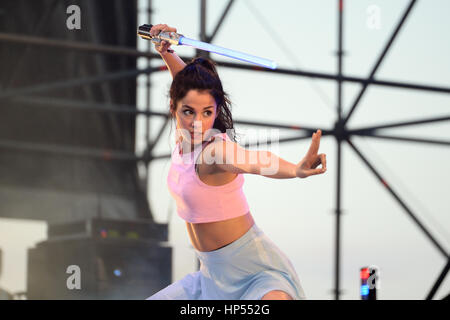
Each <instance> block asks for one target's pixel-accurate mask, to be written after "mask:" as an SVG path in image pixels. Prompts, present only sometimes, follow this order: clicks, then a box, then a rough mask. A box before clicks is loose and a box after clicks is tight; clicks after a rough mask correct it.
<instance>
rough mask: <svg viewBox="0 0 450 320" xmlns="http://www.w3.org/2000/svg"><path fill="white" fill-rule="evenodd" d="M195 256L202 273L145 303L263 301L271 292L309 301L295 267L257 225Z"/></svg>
mask: <svg viewBox="0 0 450 320" xmlns="http://www.w3.org/2000/svg"><path fill="white" fill-rule="evenodd" d="M194 250H195V249H194ZM195 253H196V255H197V257H198V258H199V260H200V270H199V271H197V272H193V273H190V274H188V275H186V276H185V277H184V278H182V279H181V280H179V281H177V282H174V283H172V284H171V285H169V286H167V287H166V288H164V289H162V290H160V291H158V292H157V293H155V294H154V295H152V296H150V297H148V298H147V299H146V300H166V299H169V300H260V299H261V298H262V297H263V296H264V295H265V294H266V293H268V292H269V291H272V290H281V291H284V292H286V293H288V294H289V295H290V296H291V297H292V298H293V299H295V300H300V299H306V296H305V293H304V291H303V288H302V286H301V284H300V280H299V279H298V276H297V273H296V271H295V269H294V266H293V265H292V263H291V262H290V261H289V259H288V258H287V257H286V255H285V254H284V253H283V252H282V251H281V250H280V249H279V248H278V247H277V246H276V245H275V244H274V243H273V242H272V241H271V240H270V239H269V238H268V237H267V236H266V235H265V234H264V232H263V231H262V230H261V229H260V228H259V227H258V226H257V225H256V224H254V225H253V226H252V227H251V228H250V229H249V230H248V231H247V232H246V233H245V234H244V235H243V236H242V237H240V238H239V239H237V240H235V241H233V242H232V243H230V244H228V245H226V246H225V247H222V248H219V249H217V250H214V251H207V252H202V251H198V250H195Z"/></svg>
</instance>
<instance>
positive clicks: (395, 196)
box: [346, 138, 448, 257]
mask: <svg viewBox="0 0 450 320" xmlns="http://www.w3.org/2000/svg"><path fill="white" fill-rule="evenodd" d="M346 141H347V142H348V144H349V145H350V147H352V149H353V150H354V151H355V153H356V154H357V155H358V156H359V157H360V158H361V160H362V161H363V162H364V163H365V164H366V165H367V167H368V168H369V169H370V171H372V173H373V174H374V175H375V176H376V177H377V178H378V180H379V181H380V182H381V183H382V184H383V185H384V186H385V187H386V190H388V191H389V192H390V193H391V195H392V196H393V197H394V198H395V199H396V200H397V202H398V203H399V204H400V206H401V207H402V208H403V209H405V211H406V213H407V214H408V215H409V216H410V218H411V219H412V220H413V221H414V223H415V224H416V225H417V226H418V227H419V228H420V230H422V231H423V233H424V234H425V235H426V236H427V238H428V239H429V240H430V241H431V242H432V243H433V244H434V246H435V247H436V248H437V249H438V251H439V252H440V253H441V254H442V255H444V256H445V257H447V255H448V254H447V251H446V250H445V249H444V247H443V246H442V245H441V244H440V243H439V242H438V241H437V240H436V239H435V238H434V237H433V235H432V234H431V232H430V231H428V229H427V228H426V227H425V226H424V225H423V224H422V222H421V221H420V220H419V219H418V218H417V217H416V215H415V214H414V213H413V212H412V210H411V209H410V208H409V207H408V206H407V205H406V203H405V202H404V201H403V200H402V199H400V197H399V196H398V195H397V193H396V192H395V191H394V190H392V188H391V187H390V186H389V184H388V183H387V182H386V180H385V179H384V178H383V177H382V176H381V175H380V174H379V173H378V171H377V170H376V169H375V168H374V166H372V164H371V163H370V162H369V161H368V160H367V159H366V157H364V156H363V155H362V153H361V152H360V151H359V150H358V148H356V147H355V146H354V144H353V143H352V141H351V140H350V139H349V138H347V139H346Z"/></svg>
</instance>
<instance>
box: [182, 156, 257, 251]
mask: <svg viewBox="0 0 450 320" xmlns="http://www.w3.org/2000/svg"><path fill="white" fill-rule="evenodd" d="M195 169H196V171H197V170H198V171H197V173H198V177H199V179H200V180H201V181H203V182H204V183H205V184H208V185H211V186H220V185H224V184H227V183H230V182H231V180H233V179H235V178H236V176H237V174H235V173H230V172H220V170H218V169H217V167H216V166H214V164H206V163H200V164H198V165H196V168H195ZM253 224H254V220H253V216H252V214H251V213H250V211H249V212H247V213H246V214H244V215H241V216H239V217H236V218H232V219H227V220H222V221H215V222H205V223H192V222H186V227H187V231H188V234H189V238H190V240H191V243H192V246H193V247H194V248H195V249H197V250H198V251H213V250H217V249H219V248H222V247H224V246H226V245H228V244H230V243H232V242H233V241H236V240H237V239H239V238H240V237H242V236H243V235H244V234H245V233H246V232H247V231H248V230H249V229H250V228H251V227H252V226H253Z"/></svg>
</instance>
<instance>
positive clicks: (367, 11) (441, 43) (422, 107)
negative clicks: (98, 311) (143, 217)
mask: <svg viewBox="0 0 450 320" xmlns="http://www.w3.org/2000/svg"><path fill="white" fill-rule="evenodd" d="M142 3H144V4H145V2H142V1H141V2H140V4H142ZM227 3H228V1H223V0H220V1H219V0H216V1H214V6H213V5H212V1H208V6H207V28H206V29H207V31H208V32H209V33H210V32H212V30H213V28H214V26H215V24H216V22H217V20H218V19H219V17H220V15H221V13H222V12H223V10H224V8H225V6H226V4H227ZM408 3H409V1H404V0H396V1H388V0H385V1H382V0H372V1H366V0H346V1H344V10H345V11H344V50H345V56H344V60H343V73H344V74H345V75H348V76H357V77H367V76H368V75H369V74H370V71H371V68H372V67H373V65H374V64H375V61H376V59H377V58H378V56H379V54H380V52H381V50H382V48H383V47H384V46H385V44H386V42H387V40H388V38H389V37H390V35H391V34H392V31H393V29H394V28H395V26H396V24H397V23H398V21H399V19H400V17H401V15H402V14H403V12H404V10H405V9H406V7H407V5H408ZM153 6H154V12H153V14H152V18H151V21H148V18H146V17H145V13H144V12H143V10H142V11H141V13H140V15H139V20H138V23H139V24H141V23H148V22H150V23H153V24H157V23H166V24H168V25H169V26H174V27H176V28H177V30H178V32H179V33H181V34H183V35H185V36H186V37H189V38H193V39H198V38H199V33H200V25H199V21H200V19H199V13H200V1H198V0H195V1H194V0H187V1H175V0H164V1H163V0H153ZM142 9H143V8H142ZM449 10H450V2H448V1H446V0H435V1H418V2H417V4H416V5H415V6H414V8H413V10H412V12H411V14H410V15H409V17H408V19H407V21H406V22H405V24H404V26H403V28H402V30H401V31H400V33H399V35H398V36H397V39H396V41H395V42H394V44H393V45H392V47H391V49H390V50H389V52H388V54H387V56H386V57H385V59H384V61H383V63H382V64H381V66H380V67H379V69H378V71H377V73H376V79H378V80H391V81H399V82H409V83H418V84H428V85H437V86H442V87H450V59H449V58H448V57H450V43H449V41H448V30H450V20H448V17H447V13H448V12H449ZM374 12H376V13H378V15H376V16H374ZM337 31H338V29H337V1H334V0H333V1H332V0H321V1H305V0H301V1H300V0H290V1H288V0H283V1H264V0H259V1H256V0H246V1H243V0H237V1H235V3H234V4H233V6H232V8H231V10H230V12H229V15H228V16H227V18H226V20H225V21H224V23H223V25H222V27H221V29H220V31H219V32H218V34H217V35H216V38H215V39H214V40H213V43H214V44H216V45H219V46H222V47H227V48H231V49H234V50H238V51H242V52H246V53H249V54H252V55H256V56H261V57H264V58H267V59H271V60H275V61H276V62H277V63H278V66H279V67H280V68H291V69H301V70H307V71H317V72H326V73H331V74H335V73H336V72H337V57H336V55H335V52H336V50H337V45H338V42H337V41H338V40H337ZM138 45H139V46H138V48H140V49H141V50H145V48H146V45H147V43H146V42H145V41H139V40H138ZM173 49H175V51H176V52H177V53H178V54H179V55H181V56H193V55H194V54H195V51H194V50H193V49H191V48H189V47H175V48H173ZM151 50H152V51H153V52H155V51H154V49H151ZM211 58H212V59H215V60H217V61H227V62H238V61H237V60H233V59H230V58H226V57H223V56H219V55H216V54H212V55H211ZM162 63H163V62H162V60H161V61H158V60H153V61H152V65H155V66H157V65H161V64H162ZM139 64H140V66H141V67H145V65H146V64H145V61H142V59H140V60H139ZM218 72H219V75H220V77H221V79H222V83H223V86H224V89H225V91H227V92H228V93H229V95H230V98H231V101H232V111H233V119H235V120H248V121H262V122H270V123H278V124H292V125H298V126H308V127H313V128H316V129H322V130H325V129H331V128H332V127H333V125H334V122H335V121H336V118H337V107H336V106H337V104H336V97H337V84H336V83H335V82H334V81H328V80H312V79H309V78H305V77H296V76H288V75H276V74H267V73H262V72H261V73H259V72H255V71H244V70H242V71H238V70H233V69H227V68H223V67H219V68H218ZM144 80H145V79H144V78H143V77H139V78H138V79H137V85H138V88H139V92H138V108H139V109H142V110H144V109H145V108H146V105H145V90H144V89H142V88H143V85H144ZM170 83H171V76H170V74H169V72H161V73H157V74H155V75H153V76H152V90H151V93H150V95H151V108H152V110H153V111H161V112H166V111H167V110H168V98H167V94H168V89H169V87H170ZM359 88H360V85H359V84H348V83H345V84H344V86H343V112H344V114H346V113H347V112H348V110H349V107H350V106H351V104H352V102H353V101H354V99H355V95H357V94H358V92H359ZM449 106H450V96H449V95H448V94H436V93H430V92H425V91H415V90H407V89H395V88H388V87H380V86H369V87H368V89H367V90H366V93H365V94H364V96H363V98H362V100H361V102H360V103H359V106H358V108H357V109H356V110H355V112H354V113H353V115H352V117H351V119H350V120H349V122H348V128H349V129H352V128H360V127H364V126H370V125H377V124H387V123H392V122H403V121H409V120H416V119H423V118H431V117H439V116H444V115H448V114H449V109H448V108H449ZM160 125H161V119H157V118H155V119H152V120H151V123H150V127H151V133H152V136H155V135H156V133H157V132H158V130H159V127H160ZM144 126H145V118H144V117H142V116H139V117H138V125H137V131H136V139H137V147H136V152H137V153H138V154H139V152H141V151H142V150H143V148H144V147H145V143H146V142H145V132H144ZM174 128H175V127H174V125H172V126H171V131H170V130H169V129H168V130H166V132H165V133H164V135H163V136H162V139H161V140H160V142H159V143H158V145H157V146H156V148H155V154H167V153H169V152H170V151H171V150H172V148H173V146H174V142H173V132H174ZM255 129H258V130H265V129H263V128H257V127H250V126H243V125H236V131H237V133H238V134H240V136H241V137H242V139H244V140H245V138H246V137H248V136H250V135H251V130H255ZM380 133H382V134H386V135H388V134H389V135H395V136H406V137H416V138H429V139H437V140H446V141H449V138H450V126H449V123H448V122H442V123H434V124H431V125H430V124H428V125H419V126H410V127H404V128H393V129H384V130H382V131H380ZM295 134H296V133H295V132H293V131H289V130H281V131H280V136H281V137H289V136H294V135H295ZM351 140H352V142H353V144H354V145H355V146H356V147H357V148H358V149H359V150H360V152H361V153H362V154H363V155H364V156H365V157H366V158H367V159H368V160H369V161H370V162H371V164H372V165H373V166H374V167H375V168H376V170H377V171H378V172H379V173H380V174H381V175H382V176H383V178H384V179H385V180H386V182H387V184H389V185H390V187H391V188H392V189H393V190H394V191H395V192H396V193H397V194H398V195H399V197H400V198H401V199H402V200H403V201H404V202H405V203H406V204H407V205H408V207H409V208H411V210H412V211H413V212H414V213H415V214H416V216H417V217H418V219H419V220H420V221H421V222H422V223H423V224H424V225H425V226H426V227H427V229H428V230H430V232H431V233H432V234H433V236H435V237H436V239H437V240H438V241H439V242H440V243H441V244H442V245H443V246H444V248H445V249H446V250H447V252H448V251H449V247H450V245H449V244H450V228H449V226H450V214H449V213H450V199H449V197H448V191H449V190H450V169H449V167H448V163H450V150H449V148H446V147H444V146H440V145H431V144H423V143H420V144H419V143H411V142H400V141H394V140H384V139H375V138H369V137H357V136H354V137H352V138H351ZM309 145H310V139H305V140H300V141H293V142H289V143H282V144H280V145H279V146H278V150H277V151H278V152H277V155H278V156H280V157H282V158H283V159H285V160H287V161H290V162H292V163H297V162H298V161H300V160H301V158H303V156H304V155H305V153H306V151H307V150H308V148H309ZM319 153H325V154H326V155H327V172H326V173H325V174H323V175H318V176H312V177H309V178H307V179H271V178H267V177H263V176H258V175H245V184H244V187H243V188H244V193H245V195H246V197H247V201H248V204H249V206H250V211H251V212H252V215H253V217H254V219H255V221H256V223H257V224H258V226H259V227H260V228H261V229H262V230H263V231H264V232H265V233H266V234H267V235H268V236H269V238H270V239H272V240H273V241H274V243H275V244H276V245H277V246H278V247H279V248H280V249H281V250H282V251H283V252H284V253H285V254H286V255H287V256H288V257H289V259H290V260H291V262H292V264H293V265H294V267H295V269H296V271H297V273H298V275H299V278H300V281H301V284H302V286H303V288H304V290H305V294H306V296H307V298H308V299H325V300H328V299H334V295H333V291H332V290H333V289H334V272H335V270H334V263H335V260H334V247H335V244H334V241H335V240H334V239H335V220H336V214H335V212H334V210H335V208H336V201H337V200H336V188H337V187H336V184H337V178H336V177H337V145H336V140H335V139H334V138H333V137H332V136H331V137H330V136H323V137H322V139H321V143H320V149H319ZM342 161H343V162H342V184H341V209H342V215H341V278H340V281H341V289H342V294H341V296H340V298H341V299H345V300H358V299H360V295H359V287H360V279H359V270H360V268H361V267H364V266H369V265H373V266H377V267H378V269H379V271H380V274H379V276H380V278H379V287H378V292H377V295H378V299H380V300H383V299H408V300H409V299H414V300H415V299H424V298H425V297H426V295H427V294H428V292H429V291H430V289H431V288H432V286H433V284H434V282H435V281H436V279H437V277H438V275H439V274H440V272H441V271H442V269H443V267H444V265H445V263H446V260H445V258H444V257H443V256H442V255H441V253H440V252H439V251H438V250H437V249H436V248H435V247H434V245H433V244H432V243H431V241H430V240H429V239H428V238H427V237H426V236H425V235H424V233H423V232H422V231H421V230H420V229H419V227H418V226H417V225H416V224H415V223H414V222H413V220H412V219H411V218H410V217H409V216H408V215H407V213H406V211H405V210H404V209H403V208H402V207H401V206H400V205H399V203H398V202H397V201H396V200H395V199H394V198H393V196H392V195H391V194H390V193H389V192H388V191H387V190H386V188H385V187H384V186H383V185H382V184H381V183H380V182H379V181H378V179H377V178H376V177H375V176H374V175H373V174H372V172H371V171H369V169H368V167H367V166H366V165H365V164H364V163H363V162H362V161H361V159H360V158H359V157H358V155H357V154H356V153H355V152H354V151H353V149H352V148H351V147H349V145H348V144H347V143H345V142H344V143H343V144H342ZM169 165H170V160H169V159H164V160H158V161H154V162H152V163H151V165H150V166H149V168H150V174H149V176H150V178H149V181H148V198H149V203H150V206H151V208H152V211H153V212H154V218H155V220H156V221H157V222H160V223H169V243H170V245H171V246H172V248H173V250H174V255H173V274H172V278H173V279H172V280H173V281H177V280H180V279H181V278H183V277H184V276H185V275H187V274H188V273H190V272H194V271H196V261H195V254H194V251H193V248H192V246H191V245H190V242H189V238H188V235H187V232H186V228H185V223H184V221H183V220H181V218H180V217H178V215H177V214H176V207H175V203H174V200H173V199H172V198H171V196H170V194H169V191H168V189H167V185H166V177H167V173H168V170H169ZM144 170H145V168H142V167H141V168H140V172H141V173H143V172H144ZM5 235H8V236H5ZM45 235H46V226H45V223H42V222H39V221H23V220H14V219H0V244H1V245H0V247H2V248H3V251H4V267H3V274H2V275H0V286H1V287H4V288H6V289H9V290H11V291H14V292H17V291H21V290H24V289H25V278H24V274H25V265H26V249H27V248H29V247H32V246H33V245H34V244H35V243H36V242H39V241H42V240H44V239H45ZM449 291H450V276H448V275H447V277H446V279H445V280H444V282H443V283H442V285H441V286H440V289H439V290H438V292H437V293H436V295H435V298H436V299H439V298H442V297H443V296H446V295H448V293H449Z"/></svg>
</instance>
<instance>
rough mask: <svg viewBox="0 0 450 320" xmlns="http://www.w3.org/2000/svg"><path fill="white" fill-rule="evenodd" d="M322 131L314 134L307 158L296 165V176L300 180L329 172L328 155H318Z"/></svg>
mask: <svg viewBox="0 0 450 320" xmlns="http://www.w3.org/2000/svg"><path fill="white" fill-rule="evenodd" d="M321 136H322V131H321V130H317V131H316V133H313V136H312V141H311V146H310V147H309V150H308V152H307V153H306V155H305V157H304V158H303V159H302V160H301V161H300V162H299V163H298V164H297V165H296V167H295V174H296V176H297V177H299V178H307V177H309V176H312V175H315V174H322V173H325V171H327V159H326V154H324V153H321V154H317V152H318V151H319V145H320V137H321ZM320 164H322V168H321V169H316V168H317V166H318V165H320Z"/></svg>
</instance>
